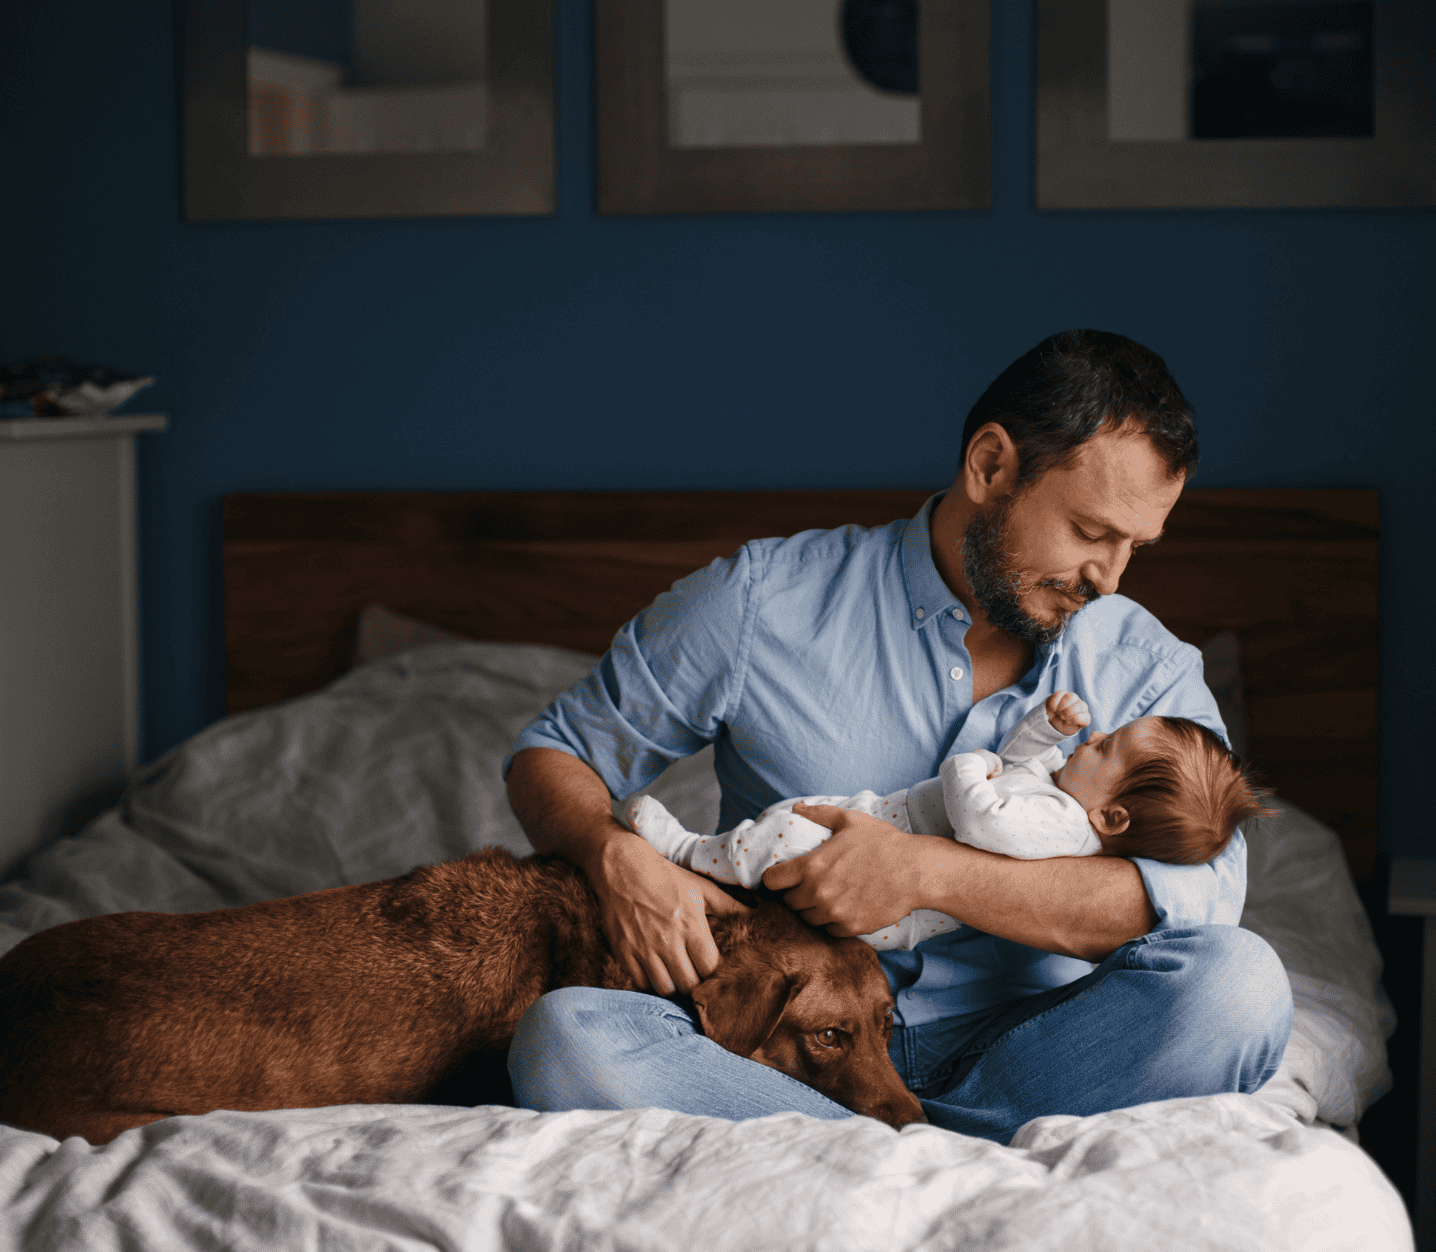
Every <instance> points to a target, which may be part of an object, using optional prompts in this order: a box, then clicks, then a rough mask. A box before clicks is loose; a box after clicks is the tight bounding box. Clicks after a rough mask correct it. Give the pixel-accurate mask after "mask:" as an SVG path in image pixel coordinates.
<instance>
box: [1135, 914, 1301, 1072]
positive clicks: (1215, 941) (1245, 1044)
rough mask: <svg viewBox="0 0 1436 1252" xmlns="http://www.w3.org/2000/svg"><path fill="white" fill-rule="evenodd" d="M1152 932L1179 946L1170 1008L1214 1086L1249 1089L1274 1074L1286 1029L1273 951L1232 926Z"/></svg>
mask: <svg viewBox="0 0 1436 1252" xmlns="http://www.w3.org/2000/svg"><path fill="white" fill-rule="evenodd" d="M1155 938H1156V941H1157V942H1158V943H1167V942H1170V943H1171V944H1173V945H1176V947H1177V948H1179V950H1180V956H1179V959H1178V960H1177V962H1176V963H1175V968H1174V969H1173V971H1172V972H1174V973H1177V974H1178V977H1177V978H1176V979H1175V980H1174V991H1175V1004H1174V1006H1173V1013H1174V1017H1175V1019H1176V1023H1177V1025H1178V1026H1179V1029H1180V1032H1181V1035H1182V1036H1183V1037H1185V1038H1186V1040H1187V1041H1188V1043H1189V1045H1190V1047H1191V1050H1192V1052H1193V1054H1194V1062H1195V1063H1197V1064H1199V1065H1200V1066H1202V1067H1203V1068H1207V1069H1210V1070H1211V1071H1212V1073H1213V1081H1214V1082H1216V1084H1217V1088H1218V1089H1221V1090H1229V1091H1243V1092H1250V1091H1255V1090H1256V1089H1257V1088H1258V1087H1260V1086H1261V1085H1262V1084H1263V1083H1264V1082H1266V1081H1267V1080H1268V1079H1269V1078H1271V1077H1272V1075H1273V1074H1275V1073H1276V1070H1277V1066H1278V1065H1280V1064H1281V1058H1282V1054H1283V1052H1285V1050H1286V1042H1287V1038H1288V1036H1289V1035H1290V1034H1291V1021H1292V1000H1291V983H1290V981H1289V980H1288V978H1287V976H1286V969H1285V967H1284V966H1283V965H1282V963H1281V958H1280V957H1278V956H1277V954H1276V953H1275V952H1274V951H1273V950H1272V947H1271V945H1270V944H1268V943H1267V942H1266V940H1264V939H1263V938H1261V936H1260V935H1256V934H1253V933H1252V932H1251V931H1249V930H1243V929H1242V928H1241V927H1239V926H1197V927H1192V928H1190V929H1188V930H1183V931H1173V932H1171V934H1170V940H1168V939H1166V937H1164V936H1163V935H1162V932H1158V934H1157V936H1156V937H1155ZM1217 1075H1220V1076H1221V1077H1220V1078H1219V1079H1218V1078H1217V1077H1216V1076H1217Z"/></svg>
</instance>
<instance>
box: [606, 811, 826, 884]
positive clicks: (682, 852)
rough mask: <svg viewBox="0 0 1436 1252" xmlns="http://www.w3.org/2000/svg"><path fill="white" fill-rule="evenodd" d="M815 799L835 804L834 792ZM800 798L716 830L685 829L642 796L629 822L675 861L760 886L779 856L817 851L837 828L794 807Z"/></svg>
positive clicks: (720, 879)
mask: <svg viewBox="0 0 1436 1252" xmlns="http://www.w3.org/2000/svg"><path fill="white" fill-rule="evenodd" d="M811 799H812V801H813V802H821V803H825V804H830V803H832V802H833V798H832V797H829V796H813V797H812V798H811ZM794 803H795V801H792V800H784V801H782V803H780V804H776V805H774V806H773V807H772V808H768V809H764V810H763V812H762V813H760V814H759V815H758V819H757V820H756V821H746V822H740V823H739V824H738V825H737V826H735V827H733V829H732V830H729V831H724V832H720V833H719V834H716V835H698V834H694V833H693V832H692V831H690V830H685V829H684V828H683V826H682V825H681V824H680V823H679V821H678V819H677V818H675V817H674V816H673V814H671V813H670V812H669V811H668V810H667V809H666V808H664V807H663V805H662V804H660V803H659V802H658V801H657V800H655V799H654V798H653V797H652V796H636V797H635V798H634V799H633V801H632V802H631V803H630V804H629V806H628V824H629V825H630V826H631V827H632V828H633V829H634V830H635V831H636V832H637V833H638V834H640V835H642V836H643V837H644V839H646V840H647V841H648V842H649V844H651V845H652V846H653V847H654V848H655V849H657V851H659V852H661V853H663V855H664V856H666V857H667V858H668V859H669V860H670V861H673V862H674V863H675V864H677V865H682V866H683V867H684V868H685V869H691V870H693V871H694V872H695V873H698V874H704V875H706V876H707V877H709V878H712V879H713V880H715V881H716V882H723V883H732V884H738V885H741V886H744V887H758V886H761V885H762V882H763V871H764V870H766V869H767V868H768V867H769V866H770V865H776V864H777V863H778V862H779V861H790V860H792V859H793V857H795V856H802V855H803V853H805V852H811V851H812V850H813V849H814V848H816V847H817V846H818V845H819V844H821V843H822V842H823V841H824V840H826V839H830V838H831V837H832V834H833V832H832V831H831V830H829V829H828V828H827V827H826V826H819V825H818V824H817V822H810V821H809V820H808V819H807V818H806V817H799V816H798V815H797V814H796V813H794V812H792V805H793V804H794Z"/></svg>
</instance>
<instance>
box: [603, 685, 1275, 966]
mask: <svg viewBox="0 0 1436 1252" xmlns="http://www.w3.org/2000/svg"><path fill="white" fill-rule="evenodd" d="M1091 720H1092V719H1091V714H1090V712H1089V711H1088V708H1087V705H1086V703H1085V702H1084V701H1083V700H1080V699H1078V697H1077V695H1076V693H1075V692H1071V691H1058V692H1054V693H1053V694H1052V695H1050V696H1049V697H1048V698H1047V701H1046V703H1045V704H1043V705H1040V706H1039V707H1037V708H1035V709H1033V710H1032V712H1030V713H1028V714H1027V716H1026V717H1024V718H1023V719H1022V720H1021V721H1020V722H1019V723H1018V724H1017V728H1016V729H1015V730H1014V731H1013V732H1012V734H1011V735H1009V736H1008V737H1007V741H1006V742H1005V743H1004V744H1003V745H1002V748H1001V751H1000V752H999V753H992V752H988V751H987V750H986V749H982V748H979V749H978V750H977V751H975V752H963V753H959V754H958V755H957V756H951V757H948V759H947V760H945V761H944V762H943V763H942V767H941V769H940V770H939V771H938V774H937V777H936V778H929V779H927V780H926V781H924V782H920V783H918V784H917V785H916V786H913V787H909V788H908V789H907V790H906V791H895V792H893V794H892V795H890V796H878V795H875V794H874V793H873V792H871V791H860V792H858V794H857V795H855V796H847V797H839V796H804V797H802V798H801V801H800V800H781V801H779V802H778V803H777V804H774V805H770V806H769V807H768V808H766V809H764V810H763V812H761V813H760V814H759V815H758V816H757V818H756V819H754V820H751V821H746V822H741V823H739V825H737V826H735V827H734V828H733V829H732V830H730V831H727V832H724V833H720V834H716V835H697V834H693V833H692V832H691V831H687V830H684V829H683V827H682V826H681V825H679V823H678V822H677V820H676V819H675V818H674V817H673V816H672V814H670V813H669V812H668V810H667V809H665V808H664V807H663V805H662V804H660V803H659V802H658V801H657V800H655V799H654V798H653V797H652V796H637V797H635V798H634V800H633V801H632V802H631V803H630V804H629V806H628V824H629V825H630V826H631V827H633V829H634V830H635V831H637V832H638V834H640V835H642V836H643V838H644V839H646V840H647V841H648V842H649V843H650V844H652V845H653V847H654V848H656V849H657V850H658V851H659V852H661V853H663V855H664V856H666V857H667V858H668V859H669V860H670V861H675V862H677V863H678V864H679V865H683V866H686V867H687V868H689V869H692V870H695V871H697V872H698V873H701V874H706V875H707V876H708V877H709V878H713V879H715V880H717V881H718V882H724V883H737V884H741V885H742V886H744V887H757V886H759V885H761V883H762V880H763V872H764V871H765V870H766V869H768V867H769V866H771V865H776V864H777V863H778V862H779V861H787V860H791V859H792V858H793V857H795V856H801V855H802V854H803V853H805V852H811V851H812V850H813V849H814V848H816V847H817V846H818V845H819V844H821V843H822V842H823V841H824V840H826V839H828V838H830V837H831V836H832V833H833V832H832V831H830V830H829V829H828V828H827V827H825V826H819V825H818V824H817V823H816V822H813V821H809V820H808V819H807V818H806V817H803V816H802V815H801V814H798V813H796V812H794V811H793V806H794V805H795V804H798V803H800V802H801V803H804V804H833V805H837V806H838V807H840V808H845V809H856V810H858V811H860V812H863V813H869V814H871V815H872V816H874V817H880V818H882V819H883V820H884V821H886V822H890V823H891V824H892V825H894V826H896V827H897V828H898V829H899V830H904V831H910V832H911V833H913V834H915V835H945V836H947V837H948V838H955V839H959V840H961V841H962V842H963V843H968V844H971V845H972V846H973V847H976V848H983V849H986V850H987V851H988V852H1000V853H1002V854H1003V855H1004V856H1012V857H1020V858H1023V859H1032V858H1036V857H1048V856H1124V857H1147V858H1149V859H1151V860H1155V861H1169V862H1171V863H1173V864H1176V865H1196V864H1200V863H1202V862H1204V861H1210V860H1211V859H1212V858H1213V857H1214V856H1216V855H1217V854H1218V853H1219V852H1221V850H1222V849H1223V848H1225V847H1226V845H1227V842H1228V841H1229V840H1230V839H1231V836H1232V832H1233V830H1235V829H1236V827H1237V826H1238V825H1240V824H1241V823H1242V822H1244V821H1247V820H1248V819H1250V818H1253V817H1257V816H1260V815H1261V814H1262V813H1264V812H1267V811H1268V810H1266V809H1265V808H1264V807H1263V805H1262V802H1261V794H1262V793H1261V792H1260V791H1259V790H1258V789H1257V788H1256V787H1255V786H1254V785H1253V783H1252V781H1251V779H1250V778H1249V777H1248V776H1247V773H1246V771H1245V769H1244V768H1243V767H1242V765H1241V764H1240V763H1239V762H1238V761H1237V759H1236V758H1235V757H1234V756H1233V755H1232V754H1231V753H1230V752H1229V751H1227V748H1226V745H1225V744H1223V743H1222V741H1221V739H1220V738H1218V736H1217V735H1216V734H1215V733H1213V732H1212V731H1210V730H1208V729H1207V728H1206V727H1205V726H1200V725H1198V724H1197V723H1196V722H1193V721H1189V720H1188V719H1186V718H1184V717H1140V718H1138V719H1137V720H1136V721H1132V722H1128V723H1127V724H1126V725H1125V726H1120V727H1118V728H1117V729H1116V730H1114V731H1112V732H1111V733H1110V734H1104V733H1102V732H1100V731H1093V732H1092V734H1091V735H1089V736H1088V738H1087V742H1086V743H1084V744H1082V745H1081V746H1079V747H1078V748H1077V750H1076V751H1075V752H1073V753H1072V755H1071V756H1069V757H1067V758H1066V760H1065V761H1064V759H1063V756H1062V752H1061V751H1060V749H1059V748H1058V747H1057V745H1058V744H1059V743H1061V742H1062V740H1063V739H1066V738H1067V737H1068V736H1070V735H1075V734H1076V733H1077V732H1078V731H1080V730H1081V729H1082V727H1084V726H1086V725H1087V724H1088V723H1089V722H1090V721H1091ZM958 925H959V923H958V922H957V921H956V920H955V919H954V918H951V917H949V916H947V914H945V913H938V912H935V911H934V910H932V909H918V910H916V911H914V912H912V913H909V914H908V915H907V916H906V917H904V918H901V919H900V920H898V921H896V922H894V923H893V924H892V925H891V926H886V927H884V928H883V929H882V930H879V931H875V932H874V933H873V934H870V935H864V936H863V938H864V939H866V940H867V941H868V942H869V943H870V944H872V945H873V947H875V948H878V949H882V950H885V949H889V948H912V947H915V946H916V945H917V944H919V943H921V942H922V941H923V940H924V939H929V938H931V937H932V936H933V935H939V934H942V933H943V932H944V931H949V930H955V929H957V927H958Z"/></svg>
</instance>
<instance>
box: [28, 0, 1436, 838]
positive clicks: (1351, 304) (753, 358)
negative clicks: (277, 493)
mask: <svg viewBox="0 0 1436 1252" xmlns="http://www.w3.org/2000/svg"><path fill="white" fill-rule="evenodd" d="M993 7H994V10H995V12H994V30H993V80H994V110H993V115H994V166H993V174H994V182H993V202H992V208H991V209H990V210H989V211H988V212H983V213H925V214H911V213H891V214H858V215H843V214H833V215H813V216H777V215H775V216H733V217H701V216H700V217H659V218H608V219H605V218H600V217H597V216H596V215H595V214H594V212H593V207H592V205H593V157H592V150H593V110H592V104H591V100H592V77H591V73H592V72H591V68H590V61H591V39H592V30H591V18H590V9H589V6H588V4H587V3H585V2H584V0H560V15H559V27H558V93H559V101H558V105H559V107H558V125H559V162H558V168H559V185H560V193H559V199H560V204H559V211H558V213H557V214H556V215H554V216H552V217H547V218H532V219H520V220H502V219H492V220H485V219H482V218H473V219H445V220H414V221H381V222H307V223H280V224H271V223H254V224H209V223H195V224H191V223H186V222H184V221H183V220H182V219H181V217H180V190H179V185H178V173H179V171H178V157H177V153H178V122H177V107H178V106H177V74H176V60H177V57H176V49H175V34H174V32H175V28H176V24H175V12H174V9H173V8H172V6H171V5H170V4H169V3H167V2H165V0H126V3H124V4H113V3H101V2H100V0H72V2H70V3H66V4H54V3H47V2H45V0H12V3H11V4H9V5H7V6H6V7H5V15H4V16H3V17H0V133H3V136H4V145H5V146H4V152H3V164H0V170H3V175H0V177H3V178H4V179H5V182H6V187H5V191H4V195H3V208H0V213H3V214H4V221H3V227H4V234H3V238H4V239H5V241H6V245H7V246H6V248H5V262H4V268H3V271H0V275H3V276H0V282H3V284H4V290H5V299H4V300H3V301H0V352H3V354H4V355H5V356H6V357H15V356H21V355H28V354H30V353H33V352H40V351H66V352H70V353H72V354H75V355H78V356H80V357H84V358H92V359H95V360H99V361H103V362H106V363H110V364H114V365H117V366H125V367H130V368H134V369H143V370H145V371H150V372H153V373H155V374H157V375H158V376H159V377H160V380H161V381H160V385H159V386H158V387H156V388H155V389H154V390H153V391H151V392H148V393H146V394H145V396H144V397H143V401H142V403H140V405H139V407H141V408H143V409H162V410H165V411H167V412H169V413H170V414H171V417H172V422H173V426H172V429H171V430H170V431H169V432H167V433H165V434H162V435H158V436H146V437H144V438H143V439H142V441H141V443H142V453H141V462H140V464H141V475H142V480H141V514H142V519H141V520H142V542H143V562H144V572H143V597H144V600H143V606H144V609H143V611H144V665H145V688H144V691H145V721H144V728H145V744H146V752H147V754H148V755H150V756H153V755H155V754H157V753H159V752H160V751H162V750H163V749H165V748H167V747H168V746H170V745H171V744H173V743H175V742H176V741H178V740H179V739H181V738H183V737H184V736H186V735H188V734H190V733H191V732H193V731H194V730H196V729H198V728H199V727H200V726H202V725H204V724H205V723H206V722H208V721H210V720H212V719H213V718H214V717H216V716H217V715H218V714H219V713H220V711H221V709H222V707H223V697H222V675H221V650H220V623H219V616H218V613H219V597H218V502H219V500H220V497H221V496H222V495H223V494H224V493H225V492H229V491H243V490H255V489H331V488H349V489H365V488H490V489H492V488H556V489H570V488H601V487H612V488H722V487H730V488H732V487H783V486H796V487H814V486H827V485H831V486H839V487H857V486H874V487H878V486H883V487H933V488H936V487H938V486H941V485H944V484H945V483H946V481H947V479H948V478H949V476H950V467H951V466H952V465H953V464H954V463H955V456H956V439H957V435H958V432H959V430H960V426H961V419H962V417H963V415H964V413H965V412H966V409H967V407H968V405H969V404H970V403H971V402H972V400H973V399H974V398H975V397H976V396H977V395H978V393H979V392H980V391H981V390H982V388H983V387H984V386H985V385H986V384H987V382H988V381H989V380H990V379H991V377H992V376H993V375H994V374H995V373H996V372H997V370H998V369H1000V368H1001V367H1002V366H1004V365H1005V364H1006V363H1007V362H1008V361H1009V360H1011V359H1012V358H1013V357H1015V356H1016V355H1018V354H1019V353H1020V352H1022V351H1024V350H1025V349H1027V348H1028V347H1030V346H1031V345H1032V344H1033V343H1035V342H1036V341H1037V340H1038V339H1040V338H1041V337H1042V336H1044V335H1046V334H1048V333H1050V332H1051V331H1054V330H1057V329H1061V328H1064V327H1069V326H1078V325H1081V326H1100V327H1105V328H1109V329H1113V330H1119V331H1122V332H1124V333H1126V334H1129V335H1131V336H1133V337H1134V338H1136V339H1139V340H1141V341H1143V342H1144V343H1147V344H1149V345H1150V346H1152V347H1153V348H1155V349H1156V350H1158V351H1159V352H1161V353H1162V354H1163V355H1164V356H1165V357H1166V358H1167V361H1168V363H1169V364H1170V365H1171V367H1172V369H1173V371H1174V373H1175V374H1176V376H1177V378H1178V379H1179V380H1180V382H1181V383H1182V386H1183V388H1184V389H1185V391H1186V392H1187V395H1188V396H1189V398H1190V399H1191V400H1192V402H1193V403H1194V405H1195V406H1196V408H1197V411H1198V415H1199V418H1200V420H1201V426H1202V443H1203V447H1204V449H1205V456H1204V458H1203V462H1202V469H1201V473H1200V477H1199V482H1200V483H1201V484H1202V485H1205V486H1247V485H1249V486H1277V485H1290V486H1363V487H1365V486H1375V487H1379V488H1380V489H1381V491H1382V498H1383V508H1384V514H1383V525H1384V532H1383V540H1382V543H1383V561H1384V575H1383V577H1384V583H1383V612H1384V617H1383V634H1384V641H1383V649H1384V654H1385V656H1386V658H1387V663H1386V667H1385V674H1384V686H1383V692H1382V701H1383V703H1382V718H1383V743H1384V745H1385V747H1386V749H1387V754H1388V756H1396V755H1398V754H1399V756H1400V757H1401V758H1402V760H1403V762H1411V761H1414V762H1417V763H1419V762H1421V761H1425V760H1429V759H1431V757H1432V754H1433V749H1436V730H1433V722H1436V718H1433V717H1432V716H1431V714H1430V712H1429V708H1430V705H1431V699H1430V697H1431V692H1432V681H1431V678H1430V671H1431V662H1430V660H1429V654H1428V653H1427V652H1426V649H1425V647H1424V642H1425V641H1424V637H1423V632H1422V627H1421V624H1420V623H1421V622H1422V620H1423V619H1427V620H1429V619H1430V618H1431V617H1432V614H1433V610H1436V595H1433V590H1432V579H1431V577H1430V574H1429V552H1430V546H1431V539H1432V535H1433V514H1436V502H1433V491H1432V487H1433V459H1434V458H1433V448H1436V438H1434V437H1433V433H1432V431H1433V422H1432V418H1433V413H1432V402H1431V400H1430V398H1429V391H1428V388H1427V386H1426V378H1425V374H1426V372H1427V370H1428V369H1429V365H1427V361H1428V360H1429V357H1430V354H1431V351H1432V350H1431V347H1430V345H1431V342H1432V331H1433V316H1432V296H1431V292H1432V291H1433V288H1436V266H1433V259H1436V233H1433V230H1432V226H1433V221H1432V214H1431V213H1430V212H1428V211H1360V212H1357V211H1349V212H1251V213H1237V212H1204V213H1198V212H1121V213H1118V212H1108V213H1037V212H1036V211H1035V210H1034V209H1033V207H1032V203H1033V182H1032V150H1033V113H1032V103H1031V97H1032V64H1033V51H1032V49H1033V36H1034V23H1033V14H1032V6H1031V5H1029V4H1022V3H1016V2H1015V0H1002V2H1001V3H998V4H995V5H994V6H993ZM132 407H134V406H132ZM1407 657H1412V658H1415V660H1414V662H1413V663H1410V664H1405V665H1403V664H1402V659H1403V658H1407ZM1423 773H1424V770H1422V769H1420V767H1419V764H1418V765H1417V766H1416V768H1412V767H1411V766H1410V765H1409V764H1407V765H1405V767H1404V768H1402V769H1400V770H1399V771H1398V770H1397V769H1388V770H1386V771H1385V774H1384V781H1383V797H1384V799H1383V814H1384V827H1385V831H1386V836H1385V837H1386V841H1387V845H1388V847H1389V848H1390V849H1391V850H1395V851H1401V850H1414V849H1417V848H1419V847H1425V848H1427V849H1429V850H1432V851H1436V836H1433V833H1432V832H1431V829H1430V824H1429V818H1428V817H1427V812H1428V810H1427V806H1426V804H1425V797H1424V794H1423V793H1424V791H1425V787H1424V786H1423V785H1422V780H1421V778H1420V777H1419V775H1421V774H1423Z"/></svg>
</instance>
